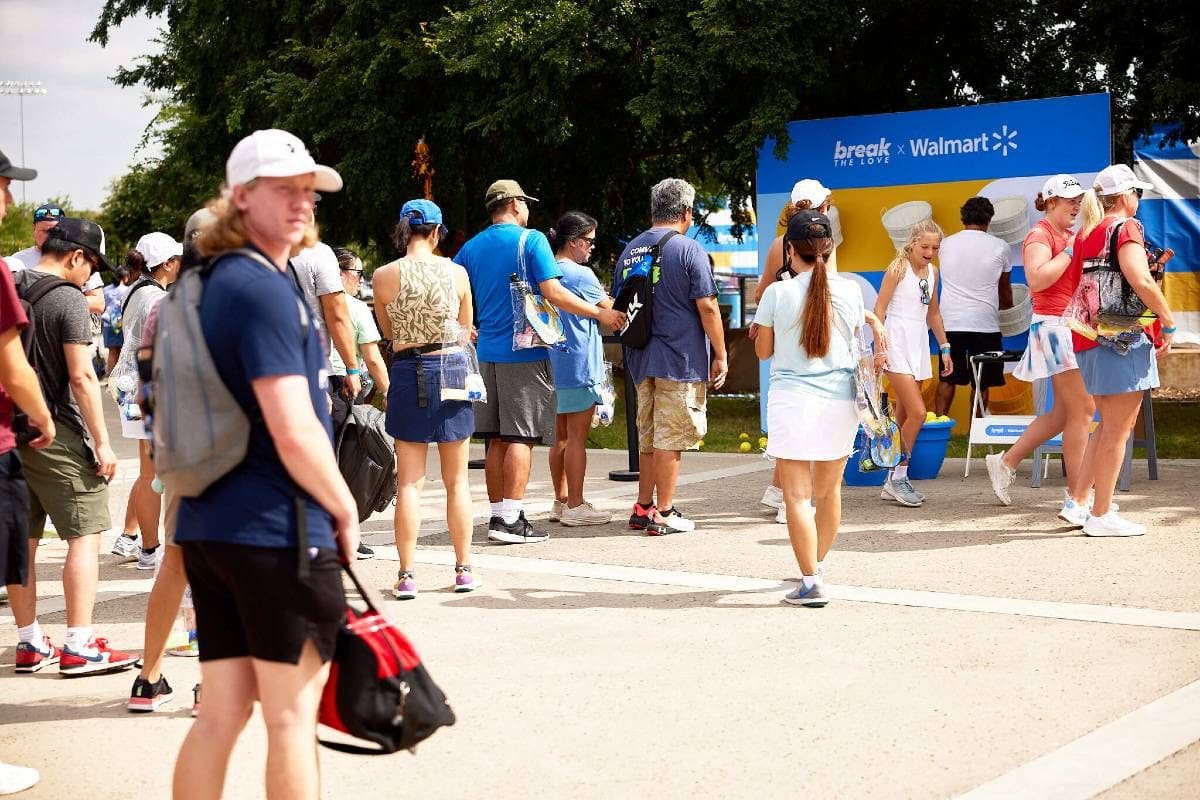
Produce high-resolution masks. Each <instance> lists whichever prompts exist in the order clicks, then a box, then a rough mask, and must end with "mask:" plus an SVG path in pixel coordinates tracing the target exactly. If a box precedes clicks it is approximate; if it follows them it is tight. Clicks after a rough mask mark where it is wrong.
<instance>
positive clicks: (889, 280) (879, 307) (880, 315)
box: [875, 272, 897, 322]
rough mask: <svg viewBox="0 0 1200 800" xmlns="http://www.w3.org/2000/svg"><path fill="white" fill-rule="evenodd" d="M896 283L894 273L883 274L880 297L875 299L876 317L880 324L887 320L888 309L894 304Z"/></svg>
mask: <svg viewBox="0 0 1200 800" xmlns="http://www.w3.org/2000/svg"><path fill="white" fill-rule="evenodd" d="M896 283H897V281H896V277H895V276H894V275H892V273H890V272H885V273H883V282H882V283H881V284H880V285H879V295H878V296H877V297H876V298H875V317H876V319H878V320H879V321H880V322H883V321H884V320H886V319H887V309H888V306H890V305H891V304H892V295H893V294H895V293H896Z"/></svg>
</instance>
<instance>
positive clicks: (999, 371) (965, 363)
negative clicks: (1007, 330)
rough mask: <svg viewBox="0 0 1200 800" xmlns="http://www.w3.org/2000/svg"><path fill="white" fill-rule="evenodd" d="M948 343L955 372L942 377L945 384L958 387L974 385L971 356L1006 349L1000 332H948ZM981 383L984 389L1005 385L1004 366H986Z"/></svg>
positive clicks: (984, 366) (980, 378)
mask: <svg viewBox="0 0 1200 800" xmlns="http://www.w3.org/2000/svg"><path fill="white" fill-rule="evenodd" d="M946 341H947V342H949V343H950V357H951V358H952V359H954V371H953V372H951V373H950V374H949V375H944V376H942V378H941V380H942V381H944V382H945V383H953V384H954V385H956V386H966V385H967V384H969V383H974V380H973V379H972V376H971V358H970V357H971V356H977V355H979V354H980V353H991V352H993V351H996V350H1003V349H1004V340H1003V337H1002V336H1001V335H1000V332H999V331H997V332H996V333H978V332H976V331H946ZM979 382H980V384H982V387H983V388H984V389H990V388H991V387H993V386H1003V385H1004V365H1003V364H1001V363H999V362H997V363H995V364H984V365H983V370H982V371H981V372H980V373H979Z"/></svg>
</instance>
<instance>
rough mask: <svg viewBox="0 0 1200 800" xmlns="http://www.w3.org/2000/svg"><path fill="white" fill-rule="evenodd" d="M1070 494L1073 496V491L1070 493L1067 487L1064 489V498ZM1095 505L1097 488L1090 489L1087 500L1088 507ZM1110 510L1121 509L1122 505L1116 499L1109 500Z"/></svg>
mask: <svg viewBox="0 0 1200 800" xmlns="http://www.w3.org/2000/svg"><path fill="white" fill-rule="evenodd" d="M1070 496H1071V493H1070V492H1068V491H1067V490H1066V489H1063V497H1064V498H1069V497H1070ZM1094 505H1096V490H1095V489H1088V501H1087V506H1088V508H1089V509H1091V507H1092V506H1094ZM1108 510H1109V511H1120V510H1121V507H1120V506H1119V505H1117V501H1116V500H1110V501H1109V503H1108Z"/></svg>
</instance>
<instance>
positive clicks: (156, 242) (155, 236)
mask: <svg viewBox="0 0 1200 800" xmlns="http://www.w3.org/2000/svg"><path fill="white" fill-rule="evenodd" d="M133 249H134V250H137V251H138V252H139V253H141V254H142V258H144V259H146V267H147V268H149V269H154V268H155V267H157V266H158V265H159V264H165V263H166V262H168V261H170V260H171V259H172V258H177V257H178V256H181V255H183V245H181V244H180V243H179V242H177V241H175V240H174V239H172V238H171V237H170V236H168V235H167V234H165V233H159V232H157V231H156V232H154V233H147V234H146V235H145V236H143V237H142V238H140V239H138V242H137V244H136V245H134V247H133Z"/></svg>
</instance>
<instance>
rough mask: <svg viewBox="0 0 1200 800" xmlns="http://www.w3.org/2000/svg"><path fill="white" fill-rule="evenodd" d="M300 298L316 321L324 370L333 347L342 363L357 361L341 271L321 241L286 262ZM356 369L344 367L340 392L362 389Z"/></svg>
mask: <svg viewBox="0 0 1200 800" xmlns="http://www.w3.org/2000/svg"><path fill="white" fill-rule="evenodd" d="M288 264H289V266H290V268H291V271H292V274H293V275H294V277H295V280H296V283H297V284H299V286H300V291H301V292H303V293H304V299H305V300H307V301H308V305H309V308H311V309H312V312H313V318H314V320H315V321H316V324H317V333H318V334H319V335H320V339H321V342H322V343H323V345H324V347H325V355H326V359H325V369H326V371H328V370H329V368H330V364H329V358H328V356H329V353H330V352H332V350H334V349H336V350H337V352H338V354H339V355H340V356H341V357H342V363H345V364H354V363H357V361H358V359H357V357H356V356H357V354H358V352H357V349H356V348H355V346H354V328H353V326H352V325H351V324H350V309H349V307H348V306H347V304H346V294H345V292H344V290H343V288H342V274H341V270H340V269H338V260H337V256H335V255H334V254H333V250H332V249H331V248H330V247H329V245H327V244H325V243H324V242H317V243H316V244H315V245H313V246H312V247H310V248H308V249H307V250H301V251H300V252H299V253H297V254H296V256H295V257H294V258H292V260H291V261H290V262H288ZM358 375H359V373H358V369H356V368H351V369H349V370H347V375H346V380H345V383H344V385H343V393H344V394H345V395H346V396H347V397H357V396H358V393H359V392H360V391H362V379H361V378H359V376H358Z"/></svg>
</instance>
